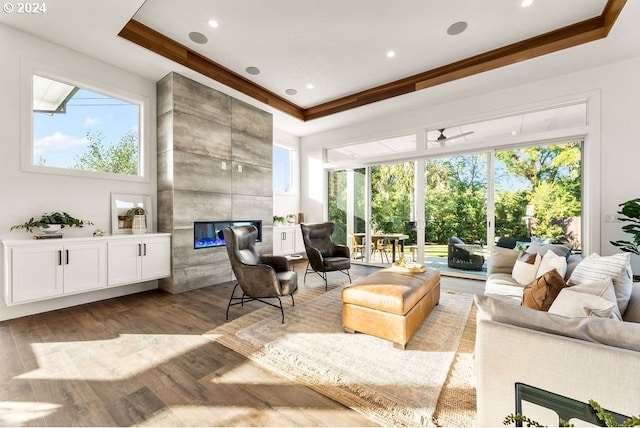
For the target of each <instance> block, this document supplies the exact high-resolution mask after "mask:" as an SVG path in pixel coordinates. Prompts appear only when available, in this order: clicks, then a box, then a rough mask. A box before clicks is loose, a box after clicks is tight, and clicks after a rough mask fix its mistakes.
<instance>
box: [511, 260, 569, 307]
mask: <svg viewBox="0 0 640 428" xmlns="http://www.w3.org/2000/svg"><path fill="white" fill-rule="evenodd" d="M566 286H567V283H566V282H564V278H563V277H562V275H560V273H559V272H558V271H557V270H555V269H552V270H550V271H549V272H547V273H545V274H544V275H542V276H541V277H539V278H536V279H534V280H533V282H532V283H531V284H529V285H528V286H527V287H526V288H525V289H524V291H523V292H522V305H523V306H526V307H527V308H531V309H535V310H538V311H548V310H549V308H550V307H551V304H552V303H553V301H554V300H555V299H556V297H558V294H560V291H562V289H563V288H565V287H566Z"/></svg>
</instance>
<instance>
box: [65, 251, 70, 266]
mask: <svg viewBox="0 0 640 428" xmlns="http://www.w3.org/2000/svg"><path fill="white" fill-rule="evenodd" d="M64 255H65V257H66V258H67V262H66V264H69V250H64Z"/></svg>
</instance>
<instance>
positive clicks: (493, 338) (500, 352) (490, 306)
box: [475, 256, 640, 426]
mask: <svg viewBox="0 0 640 428" xmlns="http://www.w3.org/2000/svg"><path fill="white" fill-rule="evenodd" d="M492 259H493V257H492ZM496 260H498V261H499V260H500V257H497V258H496ZM502 261H503V262H504V261H505V260H504V258H503V259H502ZM570 261H571V262H572V263H573V266H571V264H572V263H569V265H570V267H569V269H568V273H567V275H566V278H567V279H568V278H570V276H571V274H572V272H573V269H574V268H575V267H576V265H577V263H579V262H580V258H579V257H576V256H572V259H571V260H570ZM509 276H510V273H509V272H508V267H505V266H495V267H493V268H492V266H491V262H490V266H489V274H488V280H487V288H486V289H485V295H484V296H481V295H477V296H476V297H475V300H476V305H477V307H478V316H477V319H478V324H477V333H476V350H475V364H476V387H477V424H478V426H502V422H503V420H504V418H505V417H506V416H507V415H509V414H511V413H515V384H516V382H520V383H525V384H528V385H531V386H534V387H537V388H540V389H543V390H546V391H550V392H552V393H554V394H558V395H561V396H565V397H569V398H572V399H575V400H578V401H581V402H585V403H586V402H588V401H589V400H590V399H593V400H595V401H597V402H598V403H599V404H600V405H602V406H603V407H604V408H605V409H608V410H610V411H613V412H617V413H621V414H623V415H628V416H631V415H638V414H640V284H639V283H635V284H633V285H632V286H631V297H630V299H629V300H628V305H627V306H626V309H625V310H624V312H623V313H622V318H623V321H619V320H615V319H609V318H593V317H579V318H570V317H564V316H561V315H555V314H553V313H548V312H543V311H538V310H534V309H529V308H527V307H523V306H521V305H520V304H518V303H519V302H518V300H521V299H522V290H523V288H524V287H523V286H521V285H519V284H517V282H515V281H513V282H512V281H510V279H509ZM509 282H511V285H508V283H509ZM507 287H511V289H509V288H507ZM518 296H519V297H518ZM523 413H525V414H526V415H527V416H529V417H531V418H533V419H535V420H538V422H541V423H543V424H546V425H548V426H557V421H554V420H553V419H549V415H548V414H546V413H545V412H544V411H540V409H535V408H531V407H527V408H526V409H525V411H524V412H523ZM579 425H580V423H579V422H578V423H576V426H579Z"/></svg>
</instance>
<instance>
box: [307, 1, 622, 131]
mask: <svg viewBox="0 0 640 428" xmlns="http://www.w3.org/2000/svg"><path fill="white" fill-rule="evenodd" d="M626 2H627V0H609V1H608V2H607V4H606V6H605V8H604V9H603V12H602V14H601V15H600V16H598V17H595V18H591V19H587V20H585V21H582V22H579V23H576V24H573V25H569V26H567V27H564V28H561V29H558V30H554V31H550V32H548V33H545V34H542V35H539V36H535V37H532V38H529V39H526V40H523V41H520V42H516V43H513V44H511V45H508V46H504V47H501V48H497V49H494V50H491V51H488V52H485V53H482V54H479V55H475V56H472V57H469V58H466V59H463V60H460V61H457V62H454V63H451V64H447V65H444V66H442V67H438V68H435V69H432V70H428V71H425V72H423V73H420V74H416V75H414V76H410V77H407V78H404V79H401V80H398V81H395V82H391V83H388V84H385V85H381V86H378V87H375V88H371V89H367V90H364V91H361V92H358V93H356V94H352V95H349V96H347V97H344V98H338V99H335V100H332V101H328V102H326V103H323V104H319V105H317V106H313V107H309V108H307V109H305V110H304V116H305V118H306V119H307V120H310V119H317V118H320V117H324V116H328V115H331V114H335V113H339V112H341V111H345V110H349V109H352V108H356V107H362V106H364V105H367V104H370V103H371V102H375V101H371V100H372V99H373V98H372V97H370V94H372V93H375V94H376V98H380V99H378V100H377V101H379V100H381V99H388V98H391V97H394V96H396V95H400V94H399V93H398V94H396V91H397V87H398V86H405V85H406V84H413V85H414V91H419V90H422V89H426V88H430V87H433V86H436V85H440V84H442V83H447V82H451V81H454V80H458V79H462V78H464V77H469V76H472V75H474V74H479V73H483V72H485V71H490V70H494V69H496V68H500V67H504V66H506V65H511V64H515V63H517V62H521V61H525V60H528V59H531V58H535V57H538V56H542V55H546V54H549V53H552V52H556V51H559V50H562V49H567V48H570V47H574V46H578V45H580V44H584V43H588V42H591V41H594V40H598V39H601V38H604V37H606V36H607V34H608V33H609V31H610V30H611V28H612V26H613V24H614V23H615V21H616V19H617V18H618V16H619V15H620V12H621V11H622V8H623V7H624V5H625V3H626ZM385 94H387V96H385Z"/></svg>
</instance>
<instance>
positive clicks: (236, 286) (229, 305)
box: [226, 282, 244, 320]
mask: <svg viewBox="0 0 640 428" xmlns="http://www.w3.org/2000/svg"><path fill="white" fill-rule="evenodd" d="M238 285H240V283H239V282H237V283H236V285H235V287H233V291H232V292H231V297H229V304H228V305H227V316H226V319H227V320H229V308H230V307H231V302H232V301H233V300H234V299H233V295H234V294H236V288H238ZM242 298H243V303H244V293H242Z"/></svg>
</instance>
